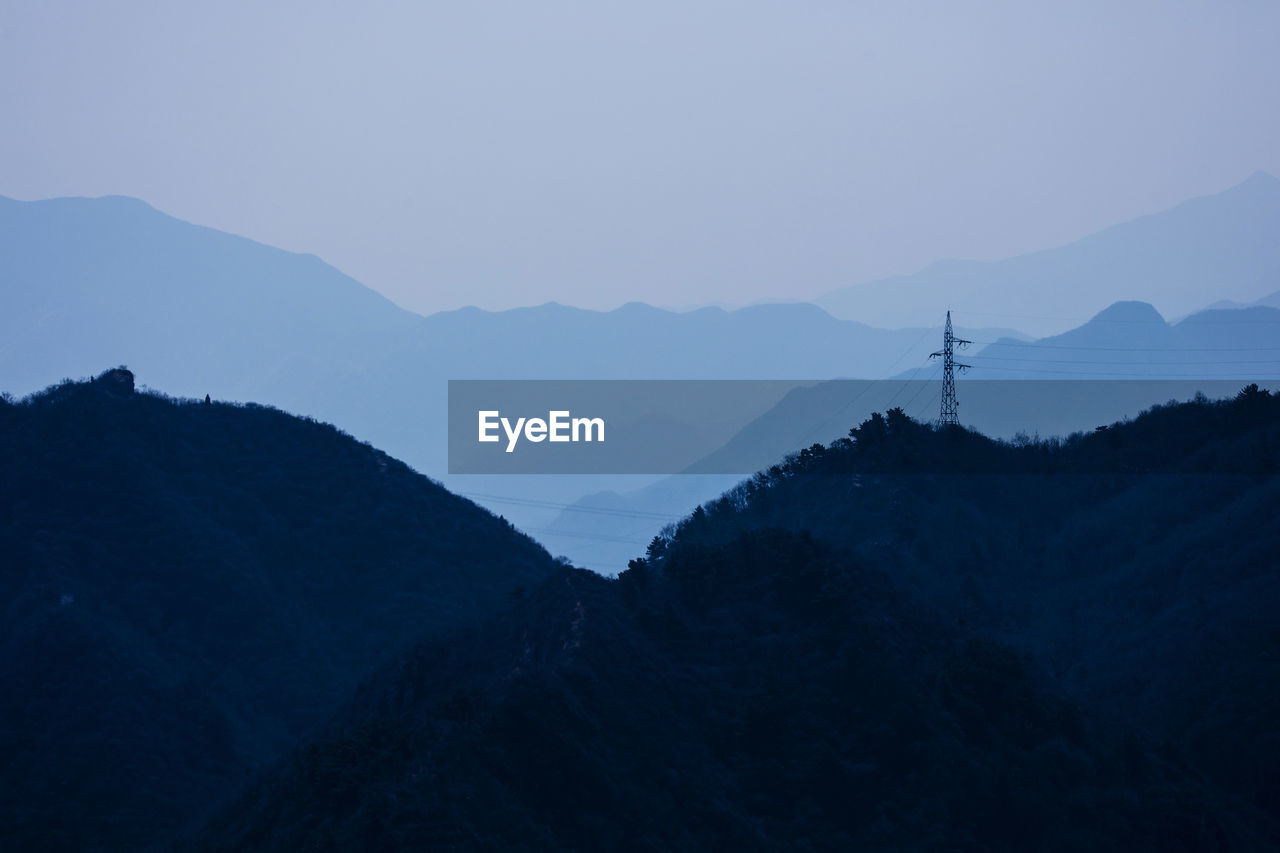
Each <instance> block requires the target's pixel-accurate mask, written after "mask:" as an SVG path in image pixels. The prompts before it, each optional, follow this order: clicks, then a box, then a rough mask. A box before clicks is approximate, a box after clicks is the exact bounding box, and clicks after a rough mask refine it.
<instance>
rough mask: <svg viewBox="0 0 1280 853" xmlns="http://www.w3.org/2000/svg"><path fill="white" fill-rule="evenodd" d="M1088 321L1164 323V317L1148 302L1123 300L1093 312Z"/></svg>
mask: <svg viewBox="0 0 1280 853" xmlns="http://www.w3.org/2000/svg"><path fill="white" fill-rule="evenodd" d="M1089 323H1158V324H1160V325H1162V326H1163V325H1166V323H1165V319H1164V317H1162V316H1160V312H1159V311H1157V310H1156V309H1155V306H1153V305H1152V304H1151V303H1150V302H1140V301H1137V300H1124V301H1121V302H1113V303H1112V304H1111V305H1109V306H1107V307H1106V308H1103V309H1102V310H1101V311H1099V312H1098V313H1097V314H1095V315H1094V316H1093V317H1092V318H1091V319H1090V320H1089Z"/></svg>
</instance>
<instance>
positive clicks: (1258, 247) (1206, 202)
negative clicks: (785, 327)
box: [815, 172, 1280, 336]
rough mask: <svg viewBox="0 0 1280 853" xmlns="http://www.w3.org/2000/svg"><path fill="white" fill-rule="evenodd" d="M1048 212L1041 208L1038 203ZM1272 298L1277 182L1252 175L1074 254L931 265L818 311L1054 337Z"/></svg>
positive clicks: (830, 299)
mask: <svg viewBox="0 0 1280 853" xmlns="http://www.w3.org/2000/svg"><path fill="white" fill-rule="evenodd" d="M1046 203H1049V202H1046ZM1277 290H1280V180H1278V179H1276V178H1275V177H1272V176H1271V175H1268V174H1266V173H1265V172H1257V173H1255V174H1254V175H1253V176H1251V177H1250V178H1249V179H1248V180H1246V181H1244V182H1243V183H1241V184H1239V185H1238V186H1235V187H1232V188H1231V189H1228V190H1225V191H1223V192H1220V193H1218V194H1216V195H1210V196H1204V197H1201V198H1195V199H1192V200H1190V201H1187V202H1184V203H1183V204H1180V205H1178V206H1176V207H1173V208H1171V209H1169V210H1165V211H1162V212H1160V213H1156V214H1152V215H1150V216H1143V217H1141V218H1139V219H1135V220H1133V221H1132V222H1126V223H1124V224H1121V225H1115V226H1112V227H1110V228H1107V229H1105V230H1103V231H1099V232H1098V233H1096V234H1092V235H1090V236H1088V237H1085V238H1083V239H1081V240H1078V241H1076V242H1074V243H1071V244H1069V245H1066V246H1062V247H1060V248H1056V249H1046V250H1044V251H1040V252H1033V253H1031V254H1028V255H1020V256H1018V257H1014V258H1008V259H1006V260H1001V261H958V260H949V261H939V262H938V263H936V264H933V265H932V266H930V267H928V268H926V269H924V270H922V271H921V272H918V273H915V274H913V275H902V276H895V277H892V278H887V279H882V280H879V281H873V282H868V283H865V284H858V285H854V286H851V287H845V288H841V289H839V290H835V291H832V292H830V293H828V294H826V295H825V296H822V297H820V298H818V299H817V300H815V301H816V302H817V304H818V305H820V306H822V307H823V308H825V309H827V311H829V312H831V314H833V315H834V316H836V317H841V318H844V319H850V320H862V321H864V322H868V321H874V322H875V323H876V324H877V325H884V326H905V325H915V324H918V323H919V322H920V320H921V318H922V317H929V316H930V315H931V314H933V313H934V312H936V311H937V310H939V309H940V308H951V309H953V310H954V311H955V312H956V317H957V319H959V320H962V321H964V322H965V323H967V324H970V325H972V322H973V320H974V319H975V318H978V319H981V320H986V319H992V320H997V321H1000V322H1010V323H1011V324H1013V325H1016V326H1017V327H1018V328H1020V329H1022V330H1024V331H1027V332H1030V333H1032V334H1034V335H1037V336H1040V335H1046V334H1054V333H1057V332H1061V331H1063V330H1064V329H1068V328H1070V327H1071V326H1072V325H1075V324H1076V323H1078V322H1079V321H1078V320H1076V321H1073V320H1071V319H1069V318H1072V317H1077V318H1083V317H1088V316H1091V315H1092V314H1093V313H1094V312H1096V311H1098V310H1099V309H1100V308H1101V307H1102V306H1104V305H1109V304H1110V303H1112V302H1115V301H1116V300H1141V301H1144V302H1150V303H1152V304H1153V305H1155V306H1156V307H1157V308H1158V309H1159V310H1160V311H1161V312H1162V313H1164V314H1165V315H1167V316H1179V315H1183V314H1188V313H1190V312H1192V311H1196V310H1198V309H1200V308H1201V307H1203V306H1205V305H1208V304H1209V303H1211V302H1215V301H1217V300H1220V299H1224V298H1225V299H1231V300H1237V301H1240V302H1244V303H1251V302H1253V301H1254V300H1256V299H1259V298H1261V297H1262V296H1263V295H1264V294H1268V293H1274V292H1275V291H1277Z"/></svg>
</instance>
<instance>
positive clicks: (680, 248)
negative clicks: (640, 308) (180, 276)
mask: <svg viewBox="0 0 1280 853" xmlns="http://www.w3.org/2000/svg"><path fill="white" fill-rule="evenodd" d="M366 5H367V6H368V8H355V4H344V5H343V6H341V7H340V6H338V5H336V4H320V3H289V4H285V3H276V4H262V3H222V4H205V5H203V6H202V7H200V8H197V7H195V6H194V5H191V4H170V3H127V4H122V3H116V4H101V3H79V2H52V3H41V4H26V5H24V6H17V5H15V4H7V5H6V6H5V8H4V10H3V11H0V116H2V117H3V118H2V120H3V122H4V126H5V132H4V133H0V194H4V195H8V196H12V197H16V198H20V199H36V198H46V197H51V196H62V195H89V196H94V195H103V194H121V195H130V196H136V197H139V198H142V199H144V200H146V201H147V202H149V203H151V204H153V205H155V206H156V207H159V208H161V209H162V210H165V211H167V212H169V213H172V214H174V215H176V216H179V217H181V218H183V219H188V220H190V221H194V222H197V223H201V224H205V225H210V226H213V227H215V228H220V229H224V230H228V231H232V232H235V233H239V234H243V235H246V236H250V237H253V238H254V239H257V240H261V241H263V242H267V243H271V244H274V245H278V246H282V247H284V248H288V249H292V250H295V251H301V252H313V253H316V254H318V255H320V256H321V257H323V258H324V259H325V260H327V261H329V262H330V263H333V264H334V265H336V266H338V267H339V268H341V269H342V270H343V271H345V272H347V273H349V274H351V275H353V276H355V277H356V278H358V279H359V280H361V281H362V282H364V283H365V284H367V285H369V286H371V287H373V288H375V289H377V290H379V291H381V292H382V293H384V294H386V295H387V296H389V297H390V298H392V299H393V300H395V301H396V302H397V303H399V304H401V305H403V306H405V307H407V308H411V309H413V310H417V311H421V312H424V313H426V312H431V311H435V310H440V309H446V308H453V307H457V306H461V305H466V304H475V305H480V306H481V307H485V308H491V309H496V308H506V307H512V306H516V305H528V304H536V303H541V302H544V301H548V300H557V301H561V302H565V303H570V304H575V305H579V306H583V307H591V308H612V307H614V306H616V305H619V304H621V303H624V302H627V301H631V300H642V301H646V302H650V303H654V304H658V305H670V306H689V305H695V304H703V303H713V302H718V303H726V304H744V303H749V302H754V301H759V300H764V299H788V298H790V299H809V298H812V297H814V296H817V295H818V294H821V293H823V292H825V291H827V290H830V289H832V288H835V287H839V286H843V285H847V284H853V283H856V282H858V281H862V280H867V279H871V278H875V277H878V276H882V275H887V274H891V273H898V272H912V271H914V270H916V269H919V268H920V267H922V266H924V265H926V264H928V263H930V262H931V261H934V260H936V259H939V258H946V257H964V258H975V259H994V258H999V257H1005V256H1008V255H1012V254H1017V253H1020V252H1025V251H1031V250H1035V249H1040V248H1044V247H1047V246H1052V245H1058V244H1061V243H1064V242H1067V241H1069V240H1072V239H1075V238H1077V237H1079V236H1082V235H1084V234H1086V233H1088V232H1090V231H1093V230H1096V229H1098V228H1101V227H1104V226H1106V225H1110V224H1112V223H1114V222H1118V221H1122V220H1125V219H1129V218H1132V217H1133V216H1136V215H1140V214H1143V213H1147V212H1151V211H1155V210H1159V209H1161V208H1164V207H1167V206H1169V205H1171V204H1175V203H1177V202H1179V201H1181V200H1183V199H1185V198H1188V197H1190V196H1194V195H1198V194H1203V193H1209V192H1214V191H1217V190H1220V189H1223V188H1225V187H1227V186H1229V185H1231V184H1233V183H1236V182H1238V181H1240V180H1242V179H1243V178H1244V177H1246V176H1247V175H1249V174H1250V173H1251V172H1253V171H1254V170H1257V169H1263V170H1267V171H1269V172H1271V173H1272V174H1277V175H1280V112H1278V111H1276V110H1275V109H1274V102H1275V92H1276V91H1280V62H1277V60H1276V59H1275V52H1274V51H1275V44H1276V37H1277V34H1280V5H1278V4H1275V3H1270V2H1256V3H1223V2H1217V3H1188V2H1178V3H1171V2H1159V3H1155V2H1152V3H1125V4H1115V3H1090V4H1082V3H1060V4H1056V8H1054V9H1046V8H1044V7H1045V4H1020V3H985V4H963V6H964V7H965V8H961V5H962V4H946V3H936V4H903V3H836V2H812V3H805V4H796V3H789V4H784V3H755V2H701V3H697V4H687V3H674V2H658V1H657V0H650V2H645V3H633V4H625V5H623V4H618V3H585V2H584V3H564V2H554V0H553V2H542V3H537V4H532V3H514V2H490V3H484V4H478V3H477V4H433V5H431V6H429V7H428V6H427V5H426V4H415V3H377V4H366ZM1033 6H1034V7H1035V8H1032V7H1033ZM865 319H866V320H867V321H868V322H874V321H875V318H874V317H867V318H865Z"/></svg>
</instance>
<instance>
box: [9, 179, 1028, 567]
mask: <svg viewBox="0 0 1280 853" xmlns="http://www.w3.org/2000/svg"><path fill="white" fill-rule="evenodd" d="M940 321H941V317H940V316H938V317H930V318H929V326H930V327H932V326H933V325H934V324H936V323H940ZM939 334H940V332H939V331H938V330H937V329H935V328H916V329H901V330H893V331H889V330H884V329H877V328H872V327H870V326H866V325H863V324H861V323H852V322H847V321H840V320H836V319H835V318H833V317H831V316H829V315H828V314H827V313H825V312H824V311H822V310H821V309H819V308H816V307H814V306H811V305H803V304H788V305H761V306H753V307H751V308H746V309H742V310H737V311H725V310H722V309H719V308H704V309H700V310H697V311H690V312H686V313H676V312H672V311H663V310H660V309H657V308H652V307H650V306H647V305H643V304H639V303H632V304H629V305H625V306H623V307H621V308H619V309H617V310H615V311H606V312H600V311H586V310H581V309H577V308H571V307H567V306H563V305H557V304H554V303H551V304H547V305H541V306H537V307H532V308H520V309H514V310H510V311H498V312H488V311H481V310H479V309H475V308H468V309H462V310H459V311H449V312H442V313H439V314H434V315H432V316H430V317H421V316H418V315H415V314H411V313H409V312H407V311H403V310H401V309H399V308H397V307H396V306H395V305H393V304H391V303H390V302H388V301H387V300H386V299H384V298H382V297H381V296H379V295H378V294H376V293H374V292H373V291H371V290H369V289H368V288H366V287H364V286H363V285H361V284H360V283H358V282H356V281H355V280H353V279H351V278H350V277H348V276H346V275H343V274H342V273H341V272H339V271H338V270H336V269H334V268H333V267H331V266H329V265H327V264H325V263H324V262H322V261H321V260H319V259H318V258H316V257H314V256H311V255H299V254H294V253H291V252H285V251H282V250H279V249H275V248H272V247H270V246H264V245H262V244H260V243H256V242H254V241H252V240H248V239H245V238H243V237H237V236H234V235H230V234H225V233H222V232H219V231H216V230H213V229H210V228H204V227H200V226H197V225H192V224H190V223H187V222H183V221H181V220H178V219H175V218H173V217H171V216H168V215H166V214H164V213H162V212H160V211H158V210H155V209H154V208H152V207H150V206H148V205H146V204H144V203H143V202H140V201H137V200H135V199H129V198H121V197H106V198H94V199H87V198H64V199H53V200H49V201H38V202H22V201H15V200H12V199H6V198H2V197H0V390H3V391H7V392H9V393H11V394H16V395H23V394H27V393H31V392H33V391H36V390H38V389H41V388H44V387H45V386H47V385H49V384H51V383H54V382H57V381H60V380H62V379H64V378H67V377H72V378H75V377H84V376H88V375H90V374H91V373H92V372H93V371H95V370H98V369H100V368H101V366H102V365H103V364H127V365H129V366H130V367H131V368H132V369H133V370H135V371H137V373H138V375H139V376H141V377H143V378H144V380H145V381H146V382H148V383H150V384H151V385H153V386H154V387H157V388H163V389H165V391H167V392H168V393H171V394H176V395H178V396H188V397H199V398H203V397H204V395H205V394H211V395H212V396H213V397H214V398H218V399H227V400H239V401H254V402H259V403H265V404H270V405H273V406H277V407H280V408H282V409H285V410H286V411H290V412H295V413H298V414H302V415H308V416H311V417H315V418H317V419H319V420H322V421H325V422H328V423H333V424H336V425H337V426H339V427H341V428H342V429H344V430H346V431H347V432H349V433H351V434H353V435H358V436H360V437H361V438H362V439H364V440H366V441H369V442H371V443H373V444H374V445H376V446H378V447H380V448H383V449H384V450H386V451H387V452H388V453H390V454H391V455H393V456H395V457H396V458H398V459H402V460H404V461H405V462H407V463H408V464H409V465H411V466H413V467H414V468H416V469H418V470H419V471H423V472H426V473H429V474H432V475H435V476H439V477H442V478H443V477H445V474H444V472H445V471H446V468H447V465H446V447H447V443H446V436H445V430H444V424H445V423H446V419H445V413H446V410H447V396H446V388H447V381H448V380H449V379H462V378H478V379H504V378H525V379H566V378H584V379H587V378H607V379H613V378H617V379H621V378H640V379H660V378H688V379H694V378H723V379H768V378H783V379H794V378H801V379H810V378H812V379H822V378H832V377H835V376H842V375H857V376H883V375H889V374H891V373H892V372H894V371H896V370H899V369H901V368H902V367H903V366H904V365H907V364H911V363H914V362H915V361H918V360H919V359H920V358H922V357H923V356H924V355H925V354H927V353H928V351H929V349H930V348H931V347H933V346H935V343H934V342H935V340H936V339H937V337H938V335H939ZM968 334H970V336H971V337H984V338H990V339H995V336H1004V335H1006V334H1011V333H1010V332H1009V331H1008V330H1004V329H974V330H970V331H969V332H968ZM448 482H449V484H450V485H451V486H453V487H455V488H457V489H458V490H460V491H467V492H471V493H475V494H491V495H497V496H499V497H500V498H514V499H516V501H515V502H510V503H501V502H498V501H490V503H491V505H492V506H493V507H494V508H495V510H497V511H500V512H503V513H505V514H507V516H508V517H510V518H512V519H513V520H514V521H516V522H517V523H519V524H520V525H522V526H526V527H529V528H531V529H532V528H538V527H541V526H544V525H545V524H546V523H547V522H548V521H550V519H551V518H552V517H553V516H554V515H555V513H554V512H553V511H551V512H548V511H544V510H540V509H538V508H537V507H535V506H533V505H532V504H531V503H529V501H530V500H531V499H532V500H540V501H544V502H545V501H547V500H551V501H553V502H557V503H570V502H572V501H574V500H576V499H577V498H579V497H581V496H583V495H585V494H588V493H592V492H598V491H601V490H605V489H616V488H622V487H624V484H625V483H626V481H625V480H619V479H617V478H600V477H596V478H590V477H584V478H581V479H580V480H578V481H573V480H569V479H565V478H561V479H553V478H543V477H520V478H499V479H493V478H488V479H478V478H470V479H459V480H449V481H448ZM481 500H489V499H488V498H482V499H481ZM588 542H589V540H584V539H580V538H569V541H568V542H564V543H561V544H558V545H557V549H558V551H561V552H565V553H575V551H576V550H577V549H578V548H579V547H581V546H583V545H584V544H587V543H588Z"/></svg>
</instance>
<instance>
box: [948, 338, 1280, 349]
mask: <svg viewBox="0 0 1280 853" xmlns="http://www.w3.org/2000/svg"><path fill="white" fill-rule="evenodd" d="M970 343H974V344H984V345H987V346H1002V347H1010V348H1012V349H1021V348H1024V347H1025V348H1028V349H1033V348H1035V349H1067V350H1079V351H1082V352H1280V347H1186V348H1180V347H1078V346H1069V345H1067V344H1042V343H1038V342H1034V343H1033V342H1027V341H1012V340H1008V339H1005V340H1002V341H970Z"/></svg>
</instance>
